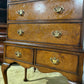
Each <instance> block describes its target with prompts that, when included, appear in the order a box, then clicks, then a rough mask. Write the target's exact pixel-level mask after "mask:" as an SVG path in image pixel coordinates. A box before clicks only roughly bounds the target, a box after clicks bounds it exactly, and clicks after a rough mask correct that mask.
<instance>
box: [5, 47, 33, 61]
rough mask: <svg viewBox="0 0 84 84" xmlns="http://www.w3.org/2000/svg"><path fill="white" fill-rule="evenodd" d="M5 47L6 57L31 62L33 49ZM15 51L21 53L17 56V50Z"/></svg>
mask: <svg viewBox="0 0 84 84" xmlns="http://www.w3.org/2000/svg"><path fill="white" fill-rule="evenodd" d="M6 49H7V50H6V57H8V58H12V59H16V60H21V61H26V62H29V63H33V50H32V49H27V48H19V47H14V46H7V48H6ZM10 51H11V52H10ZM17 51H19V52H21V54H22V55H21V57H17V56H16V55H15V52H17Z"/></svg>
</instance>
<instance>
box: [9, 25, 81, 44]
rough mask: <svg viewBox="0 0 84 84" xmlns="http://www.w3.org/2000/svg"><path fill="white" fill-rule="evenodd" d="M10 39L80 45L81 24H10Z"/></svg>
mask: <svg viewBox="0 0 84 84" xmlns="http://www.w3.org/2000/svg"><path fill="white" fill-rule="evenodd" d="M20 34H21V35H20ZM8 39H13V40H22V41H23V40H25V41H34V42H45V43H58V44H69V45H78V44H79V42H80V24H10V25H9V27H8Z"/></svg>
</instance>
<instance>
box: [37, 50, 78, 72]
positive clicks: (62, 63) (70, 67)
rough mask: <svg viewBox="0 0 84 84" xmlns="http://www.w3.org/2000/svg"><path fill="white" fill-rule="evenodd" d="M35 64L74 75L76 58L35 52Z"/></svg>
mask: <svg viewBox="0 0 84 84" xmlns="http://www.w3.org/2000/svg"><path fill="white" fill-rule="evenodd" d="M36 64H39V65H43V66H48V67H51V68H56V69H58V70H63V71H67V72H74V73H76V71H77V68H78V56H76V55H71V54H64V53H57V52H52V51H44V50H37V58H36Z"/></svg>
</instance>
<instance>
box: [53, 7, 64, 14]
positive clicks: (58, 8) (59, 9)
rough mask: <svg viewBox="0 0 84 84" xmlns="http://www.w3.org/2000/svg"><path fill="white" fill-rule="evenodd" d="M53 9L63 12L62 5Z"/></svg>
mask: <svg viewBox="0 0 84 84" xmlns="http://www.w3.org/2000/svg"><path fill="white" fill-rule="evenodd" d="M54 10H55V11H56V12H57V13H63V11H64V8H63V7H56V8H54Z"/></svg>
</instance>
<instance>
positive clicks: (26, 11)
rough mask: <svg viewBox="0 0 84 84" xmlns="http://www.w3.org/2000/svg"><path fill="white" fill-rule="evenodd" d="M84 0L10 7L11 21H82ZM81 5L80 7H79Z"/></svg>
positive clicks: (51, 1)
mask: <svg viewBox="0 0 84 84" xmlns="http://www.w3.org/2000/svg"><path fill="white" fill-rule="evenodd" d="M82 3H83V0H81V1H79V0H67V1H66V0H46V1H45V0H44V1H36V2H29V3H21V4H14V5H9V10H8V18H9V20H39V19H43V20H45V19H82V7H83V4H82ZM79 4H80V5H79Z"/></svg>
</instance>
